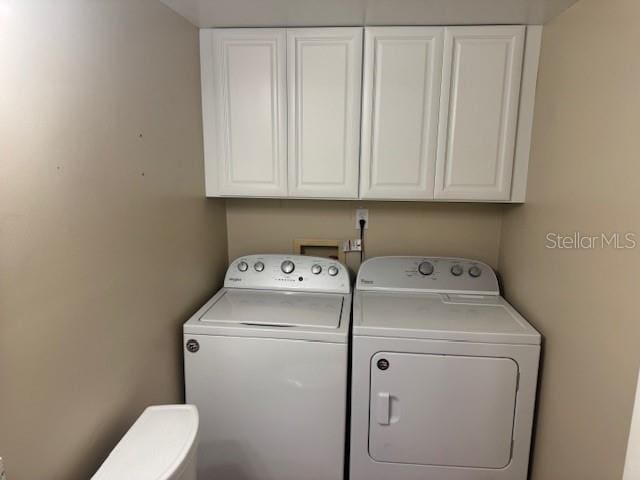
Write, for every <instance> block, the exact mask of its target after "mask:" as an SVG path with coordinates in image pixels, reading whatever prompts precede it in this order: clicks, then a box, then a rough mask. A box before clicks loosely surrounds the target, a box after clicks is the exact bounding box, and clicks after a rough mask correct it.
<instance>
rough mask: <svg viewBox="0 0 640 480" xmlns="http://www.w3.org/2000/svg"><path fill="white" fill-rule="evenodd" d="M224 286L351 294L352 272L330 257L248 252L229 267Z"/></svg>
mask: <svg viewBox="0 0 640 480" xmlns="http://www.w3.org/2000/svg"><path fill="white" fill-rule="evenodd" d="M224 286H225V287H228V288H253V289H269V290H292V291H312V292H327V293H349V292H350V291H351V284H350V281H349V272H348V271H347V269H346V268H345V267H344V265H342V264H341V263H340V262H338V261H336V260H332V259H330V258H321V257H307V256H305V255H248V256H245V257H240V258H237V259H236V260H234V261H233V262H232V263H231V265H230V266H229V268H228V269H227V275H226V276H225V279H224Z"/></svg>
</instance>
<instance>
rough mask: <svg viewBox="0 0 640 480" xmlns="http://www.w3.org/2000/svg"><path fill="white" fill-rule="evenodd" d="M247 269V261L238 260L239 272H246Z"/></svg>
mask: <svg viewBox="0 0 640 480" xmlns="http://www.w3.org/2000/svg"><path fill="white" fill-rule="evenodd" d="M248 269H249V265H248V264H247V262H240V263H239V264H238V270H240V271H241V272H246V271H247V270H248Z"/></svg>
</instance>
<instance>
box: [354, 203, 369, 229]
mask: <svg viewBox="0 0 640 480" xmlns="http://www.w3.org/2000/svg"><path fill="white" fill-rule="evenodd" d="M362 218H363V219H364V221H365V222H367V223H365V225H364V229H365V230H368V229H369V209H368V208H358V209H356V230H360V219H362Z"/></svg>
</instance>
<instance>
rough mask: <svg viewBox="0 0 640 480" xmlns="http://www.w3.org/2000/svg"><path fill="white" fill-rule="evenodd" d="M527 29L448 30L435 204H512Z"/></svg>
mask: <svg viewBox="0 0 640 480" xmlns="http://www.w3.org/2000/svg"><path fill="white" fill-rule="evenodd" d="M524 39H525V27H522V26H515V27H514V26H504V27H484V26H483V27H453V28H446V29H445V41H444V68H443V78H442V96H441V105H440V119H439V134H438V155H437V162H436V182H435V198H437V199H454V200H504V201H507V200H509V199H510V198H511V180H512V171H513V165H514V152H515V141H516V131H517V124H518V104H519V100H520V83H521V79H522V61H523V53H524Z"/></svg>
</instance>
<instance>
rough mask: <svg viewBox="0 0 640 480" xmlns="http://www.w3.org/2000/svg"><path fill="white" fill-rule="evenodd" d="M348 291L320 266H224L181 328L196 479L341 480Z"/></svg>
mask: <svg viewBox="0 0 640 480" xmlns="http://www.w3.org/2000/svg"><path fill="white" fill-rule="evenodd" d="M350 288H351V287H350V281H349V275H348V272H347V270H346V269H345V267H344V266H342V265H341V264H340V263H338V262H336V261H333V260H329V259H326V258H315V257H305V256H294V255H290V256H289V255H287V256H283V255H252V256H246V257H242V258H239V259H237V260H235V261H234V262H233V263H232V264H231V265H230V266H229V269H228V270H227V274H226V277H225V281H224V288H222V289H221V290H220V291H219V292H218V293H217V294H216V295H215V296H214V297H213V298H212V299H211V300H209V301H208V302H207V304H206V305H204V306H203V307H202V308H201V309H200V310H199V311H198V312H197V313H196V314H195V315H194V316H193V317H192V318H191V319H190V320H189V321H187V323H186V324H185V325H184V349H185V353H184V364H185V384H186V399H187V402H188V403H191V404H194V405H196V406H197V407H198V411H199V412H200V443H199V450H198V478H199V479H202V480H208V479H224V480H254V479H255V480H257V479H261V480H266V479H277V480H300V479H302V478H304V479H316V480H339V479H340V480H341V479H342V478H343V473H344V452H345V430H346V422H347V420H346V404H347V364H348V335H349V321H350V315H351V294H350Z"/></svg>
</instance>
